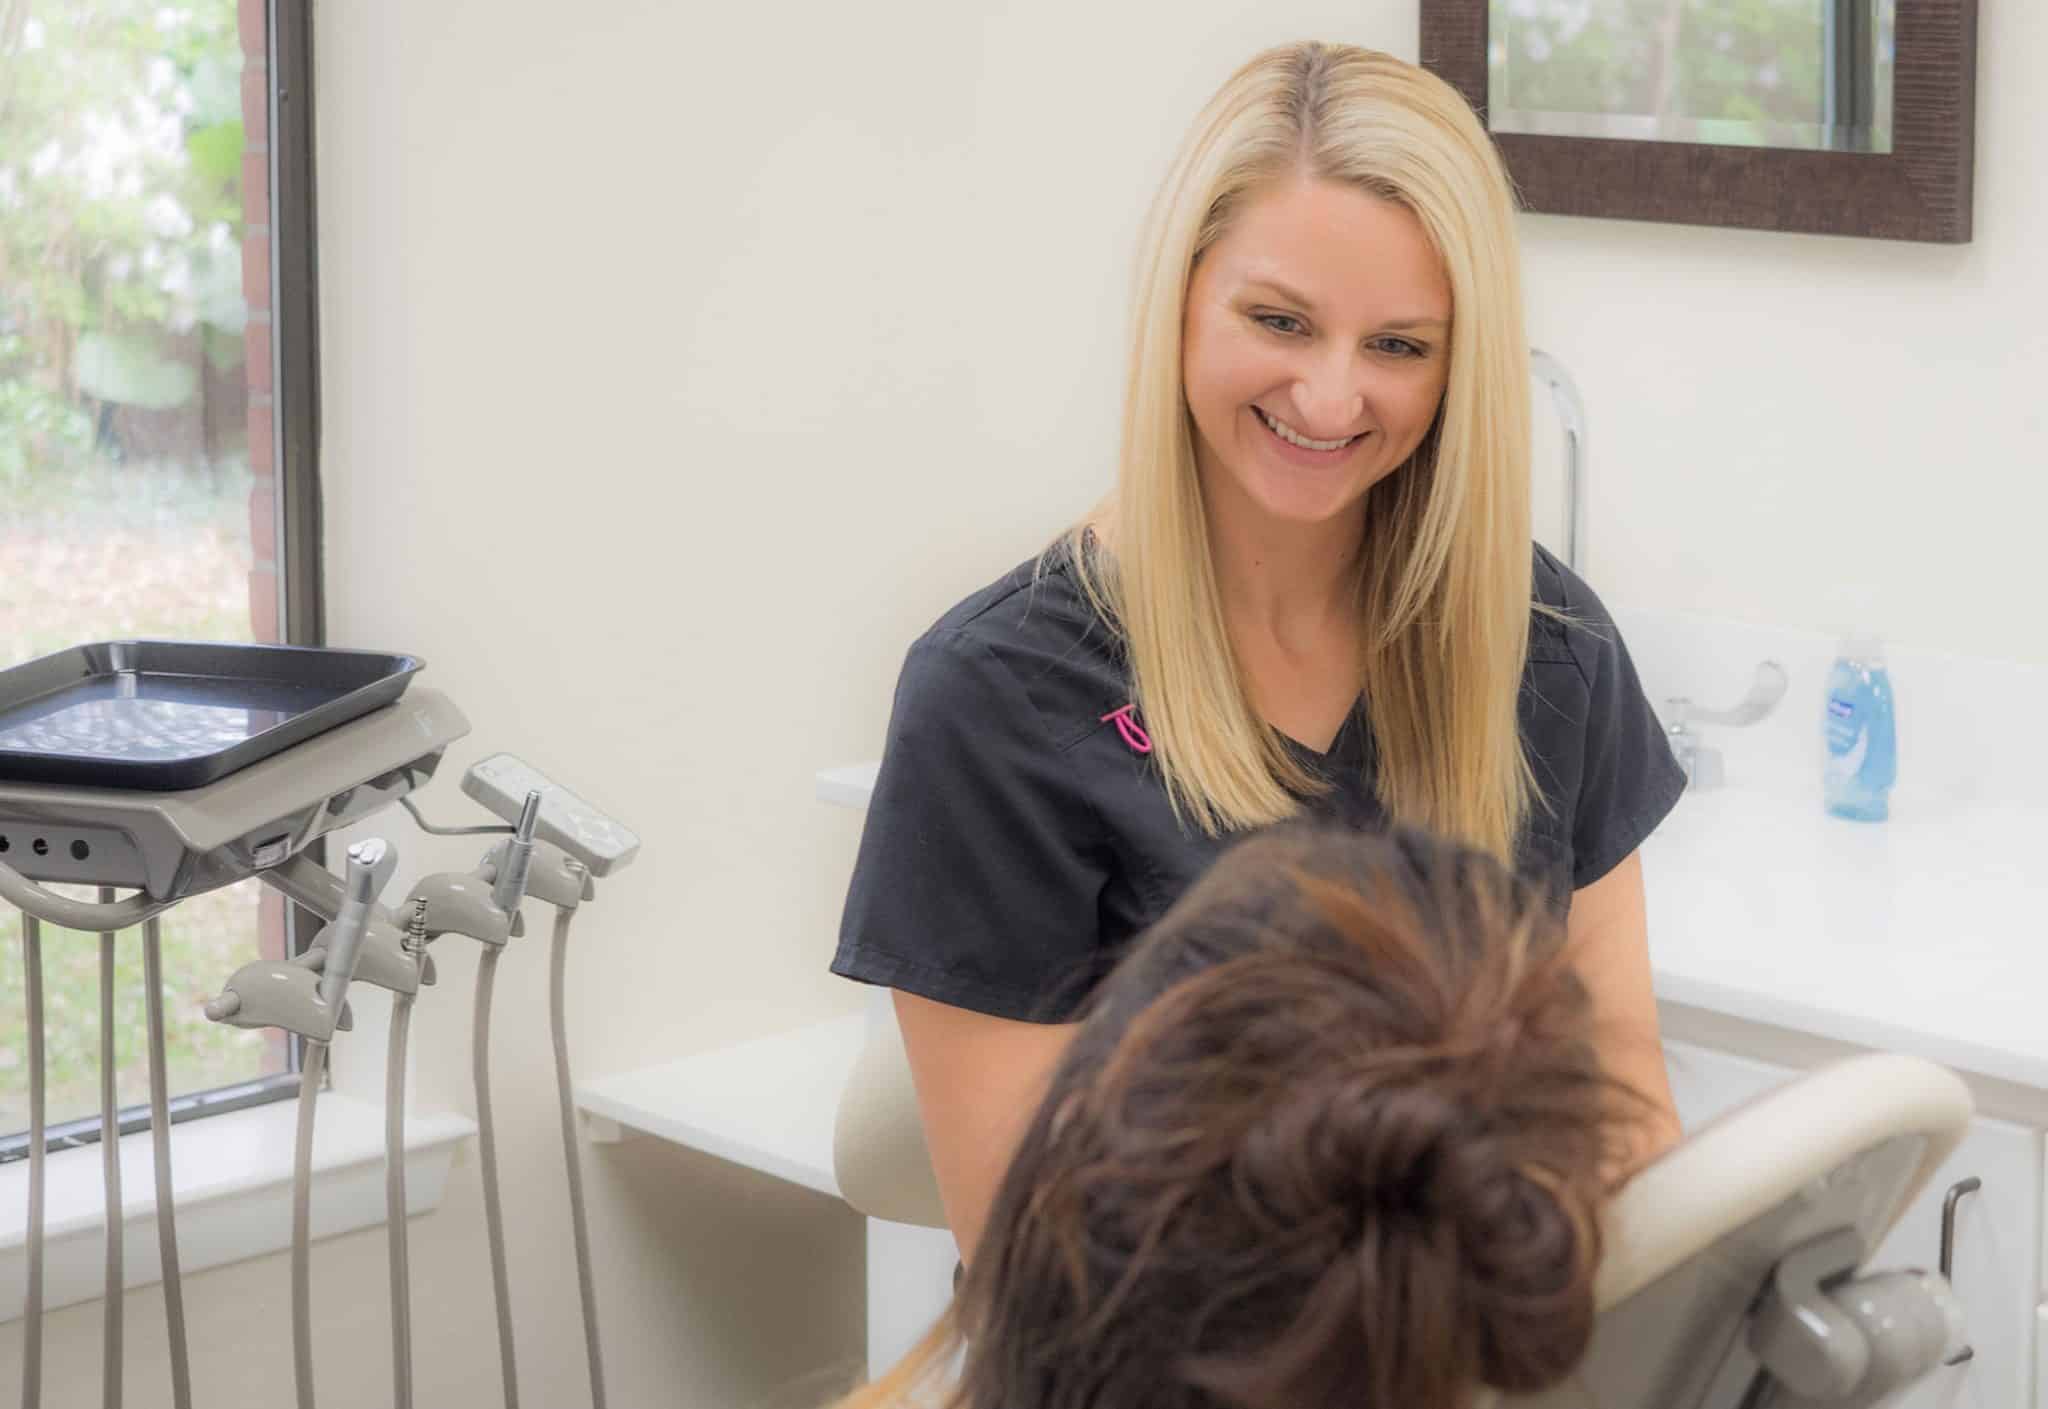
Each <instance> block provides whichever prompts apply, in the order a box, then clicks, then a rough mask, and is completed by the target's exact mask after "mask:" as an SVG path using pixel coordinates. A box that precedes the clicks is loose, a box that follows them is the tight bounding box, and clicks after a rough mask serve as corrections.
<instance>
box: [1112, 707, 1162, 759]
mask: <svg viewBox="0 0 2048 1409" xmlns="http://www.w3.org/2000/svg"><path fill="white" fill-rule="evenodd" d="M1137 708H1138V707H1137V706H1136V705H1134V704H1127V705H1124V706H1123V707H1122V708H1120V709H1113V710H1111V711H1110V712H1109V713H1108V714H1105V715H1103V716H1102V720H1101V722H1103V723H1107V722H1108V721H1110V720H1112V719H1114V720H1115V721H1116V732H1117V733H1118V734H1120V735H1122V736H1123V741H1124V742H1125V743H1127V744H1129V745H1130V746H1131V752H1132V753H1150V752H1152V736H1151V735H1150V734H1147V733H1146V732H1145V730H1144V728H1143V727H1142V726H1141V725H1140V724H1139V723H1138V721H1137V718H1136V716H1135V712H1136V710H1137Z"/></svg>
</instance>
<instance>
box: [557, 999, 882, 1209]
mask: <svg viewBox="0 0 2048 1409" xmlns="http://www.w3.org/2000/svg"><path fill="white" fill-rule="evenodd" d="M865 1032H866V1020H865V1019H864V1018H862V1017H861V1016H859V1015H858V1014H856V1015H854V1016H852V1017H847V1018H835V1019H832V1020H831V1021H828V1022H822V1023H814V1024H812V1025H811V1026H809V1027H803V1028H798V1029H796V1030H794V1031H791V1032H784V1033H777V1034H775V1035H773V1036H771V1037H763V1038H757V1039H755V1040H754V1041H751V1042H741V1043H737V1044H735V1045H733V1046H731V1047H719V1048H715V1049H714V1050H712V1051H709V1052H699V1053H697V1054H696V1055H695V1056H690V1057H684V1058H682V1059H681V1060H680V1061H674V1062H667V1063H664V1064H663V1065H661V1066H654V1067H641V1068H639V1069H637V1070H634V1071H625V1072H620V1073H618V1074H616V1075H614V1076H604V1077H599V1078H597V1079H596V1080H593V1081H583V1082H579V1083H577V1086H576V1104H577V1105H578V1106H580V1107H582V1108H583V1110H584V1111H586V1112H588V1113H589V1114H591V1115H593V1116H598V1117H601V1118H603V1119H606V1120H611V1121H614V1122H616V1123H617V1124H619V1125H623V1126H626V1127H628V1128H630V1129H633V1130H638V1131H644V1132H645V1133H647V1134H650V1135H658V1136H660V1137H661V1138H662V1139H664V1140H672V1141H674V1142H675V1143H676V1144H678V1145H686V1146H688V1147H690V1148H691V1149H695V1150H703V1151H705V1152H706V1153H709V1154H714V1155H717V1156H718V1157H719V1158H720V1159H727V1160H731V1161H732V1162H733V1163H734V1164H740V1165H745V1166H746V1167H747V1168H749V1169H759V1170H762V1171H765V1172H766V1173H769V1174H773V1175H775V1176H776V1177H777V1178H779V1179H787V1180H788V1181H789V1182H791V1183H792V1184H801V1185H803V1186H804V1187H805V1188H807V1189H816V1190H817V1191H818V1192H819V1193H821V1194H830V1195H832V1196H833V1197H834V1198H837V1197H839V1181H838V1179H837V1178H835V1177H834V1175H833V1172H832V1132H833V1128H834V1124H835V1120H836V1117H837V1114H838V1111H839V1096H840V1093H841V1092H842V1091H844V1090H845V1089H846V1079H847V1077H848V1076H849V1075H851V1073H852V1071H853V1064H854V1060H855V1059H856V1058H857V1057H858V1056H859V1055H860V1050H861V1043H862V1040H863V1037H864V1034H865Z"/></svg>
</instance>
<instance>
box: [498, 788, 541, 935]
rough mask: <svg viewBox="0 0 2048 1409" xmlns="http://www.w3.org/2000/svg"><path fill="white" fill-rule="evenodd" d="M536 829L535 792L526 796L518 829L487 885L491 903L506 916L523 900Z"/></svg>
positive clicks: (537, 803) (537, 798)
mask: <svg viewBox="0 0 2048 1409" xmlns="http://www.w3.org/2000/svg"><path fill="white" fill-rule="evenodd" d="M539 825H540V793H539V791H538V790H536V791H533V792H529V793H528V794H527V795H526V803H525V805H524V806H522V807H521V808H520V809H519V825H518V827H517V828H516V829H515V830H514V831H513V833H512V840H511V841H510V842H509V843H507V844H506V845H505V847H504V860H503V862H502V863H501V864H500V865H499V866H498V868H497V871H498V878H497V880H496V881H494V882H493V883H492V885H491V903H492V904H493V905H495V906H497V907H498V908H499V909H500V910H503V911H505V912H506V913H507V914H510V913H511V912H512V911H514V910H517V909H518V908H519V902H520V901H521V900H524V899H525V898H526V873H527V868H528V867H530V866H531V865H532V864H533V833H534V828H535V827H537V826H539Z"/></svg>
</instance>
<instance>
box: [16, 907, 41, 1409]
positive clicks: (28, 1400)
mask: <svg viewBox="0 0 2048 1409" xmlns="http://www.w3.org/2000/svg"><path fill="white" fill-rule="evenodd" d="M21 962H22V978H23V983H22V996H23V997H24V998H25V999H26V1000H27V1005H28V1298H27V1302H26V1304H25V1305H24V1306H23V1308H22V1313H21V1403H22V1409H37V1406H38V1405H40V1404H41V1403H42V1402H43V1144H44V1142H45V1140H46V1139H47V1131H46V1129H45V1118H46V1114H47V1113H46V1112H45V1111H44V1109H43V925H42V921H40V920H38V919H37V918H36V917H35V916H34V915H32V914H28V913H24V914H23V915H22V917H21Z"/></svg>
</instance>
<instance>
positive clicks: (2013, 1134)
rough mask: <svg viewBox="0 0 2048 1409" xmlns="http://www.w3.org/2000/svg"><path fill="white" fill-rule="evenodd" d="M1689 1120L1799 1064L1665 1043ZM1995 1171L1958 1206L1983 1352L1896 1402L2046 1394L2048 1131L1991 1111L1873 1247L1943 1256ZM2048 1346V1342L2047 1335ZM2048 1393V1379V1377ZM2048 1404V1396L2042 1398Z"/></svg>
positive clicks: (1973, 1197)
mask: <svg viewBox="0 0 2048 1409" xmlns="http://www.w3.org/2000/svg"><path fill="white" fill-rule="evenodd" d="M1665 1057H1666V1060H1667V1063H1668V1066H1669V1070H1670V1073H1671V1089H1672V1094H1673V1096H1674V1097H1675V1098H1676V1100H1677V1105H1678V1116H1679V1120H1680V1121H1681V1122H1682V1123H1683V1124H1684V1126H1685V1127H1686V1128H1687V1129H1688V1130H1691V1129H1693V1128H1695V1127H1696V1126H1698V1125H1699V1124H1701V1123H1702V1122H1703V1121H1706V1120H1708V1119H1711V1118H1712V1117H1713V1116H1715V1115H1718V1114H1719V1113H1720V1112H1722V1111H1724V1110H1726V1109H1728V1108H1729V1107H1730V1106H1733V1105H1736V1104H1739V1103H1740V1102H1743V1101H1746V1100H1749V1099H1750V1098H1752V1097H1754V1096H1757V1095H1760V1094H1762V1093H1763V1092H1765V1091H1768V1090H1770V1089H1771V1088H1772V1087H1774V1086H1778V1085H1780V1084H1782V1083H1784V1082H1786V1081H1789V1080H1791V1079H1792V1078H1793V1077H1795V1076H1797V1075H1799V1073H1798V1072H1797V1071H1796V1070H1795V1069H1793V1068H1791V1067H1783V1066H1778V1065H1776V1064H1774V1063H1771V1062H1761V1061H1757V1060H1755V1059H1754V1058H1750V1057H1742V1056H1736V1055H1734V1054H1732V1053H1727V1052H1721V1051H1717V1050H1715V1049H1712V1048H1707V1047H1698V1046H1694V1045H1693V1044H1691V1043H1686V1042H1667V1043H1665ZM1973 1175H1974V1176H1975V1177H1976V1178H1978V1179H1980V1180H1982V1181H1983V1187H1982V1188H1981V1189H1979V1190H1978V1191H1977V1192H1976V1193H1973V1194H1968V1195H1966V1196H1964V1197H1963V1198H1962V1199H1961V1200H1960V1201H1959V1203H1958V1205H1957V1216H1956V1243H1955V1268H1954V1283H1955V1289H1956V1293H1957V1295H1958V1296H1959V1297H1960V1298H1961V1299H1962V1303H1963V1307H1964V1310H1965V1312H1966V1314H1967V1316H1968V1318H1969V1326H1970V1339H1971V1349H1972V1351H1973V1354H1972V1356H1971V1358H1970V1359H1969V1360H1968V1361H1966V1362H1964V1363H1963V1364H1961V1365H1957V1366H1954V1367H1951V1368H1945V1369H1942V1370H1939V1371H1936V1372H1935V1374H1934V1375H1932V1376H1931V1377H1929V1378H1928V1379H1927V1380H1926V1381H1924V1382H1923V1383H1922V1384H1920V1385H1919V1386H1918V1387H1917V1388H1915V1389H1914V1391H1913V1392H1912V1393H1911V1394H1908V1395H1905V1396H1903V1397H1902V1398H1900V1399H1899V1400H1898V1401H1897V1402H1896V1404H1895V1405H1887V1409H2013V1406H2017V1405H2027V1404H2035V1403H2037V1401H2036V1400H2035V1399H2034V1359H2035V1353H2036V1352H2035V1339H2036V1337H2035V1329H2036V1321H2037V1318H2038V1315H2039V1311H2038V1308H2039V1304H2040V1282H2039V1267H2038V1261H2037V1259H2038V1258H2039V1257H2040V1250H2041V1192H2042V1187H2043V1184H2042V1181H2043V1167H2042V1142H2041V1135H2040V1132H2038V1131H2035V1130H2032V1129H2029V1128H2027V1127H2025V1126H2021V1125H2014V1124H2011V1123H2010V1122H2007V1121H2003V1120H1993V1119H1991V1118H1990V1117H1988V1116H1979V1117H1978V1118H1976V1119H1975V1120H1973V1121H1971V1122H1970V1130H1969V1133H1968V1134H1967V1135H1966V1136H1964V1138H1963V1141H1962V1143H1961V1144H1959V1145H1958V1146H1957V1147H1956V1149H1955V1151H1954V1152H1953V1153H1952V1154H1951V1155H1950V1156H1949V1158H1948V1161H1947V1163H1945V1164H1943V1165H1942V1167H1941V1168H1940V1169H1939V1170H1937V1171H1936V1172H1935V1176H1934V1178H1933V1179H1932V1180H1931V1181H1929V1183H1928V1186H1927V1188H1926V1189H1925V1190H1923V1191H1922V1193H1921V1195H1920V1197H1919V1198H1918V1199H1917V1200H1915V1201H1914V1203H1913V1205H1912V1206H1911V1207H1910V1208H1908V1209H1907V1210H1906V1213H1905V1215H1904V1217H1903V1218H1901V1219H1900V1221H1899V1223H1898V1225H1897V1226H1896V1227H1895V1228H1894V1229H1893V1230H1892V1235H1891V1236H1890V1237H1889V1238H1887V1239H1886V1240H1885V1242H1884V1244H1883V1246H1882V1247H1880V1248H1879V1249H1878V1251H1877V1252H1876V1254H1875V1255H1874V1256H1873V1257H1872V1259H1871V1263H1872V1265H1873V1266H1876V1267H1927V1268H1933V1267H1935V1266H1936V1265H1937V1264H1938V1262H1939V1258H1940V1246H1941V1212H1942V1204H1943V1201H1944V1200H1945V1198H1946V1197H1947V1194H1948V1191H1949V1189H1950V1188H1951V1187H1952V1186H1953V1185H1954V1184H1955V1183H1956V1182H1957V1181H1959V1180H1962V1179H1964V1178H1967V1177H1970V1176H1973ZM2043 1351H2044V1353H2048V1345H2044V1346H2043ZM2043 1391H2044V1394H2048V1383H2044V1385H2043ZM2038 1403H2039V1404H2040V1406H2041V1409H2048V1398H2044V1399H2043V1400H2041V1401H2038Z"/></svg>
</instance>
